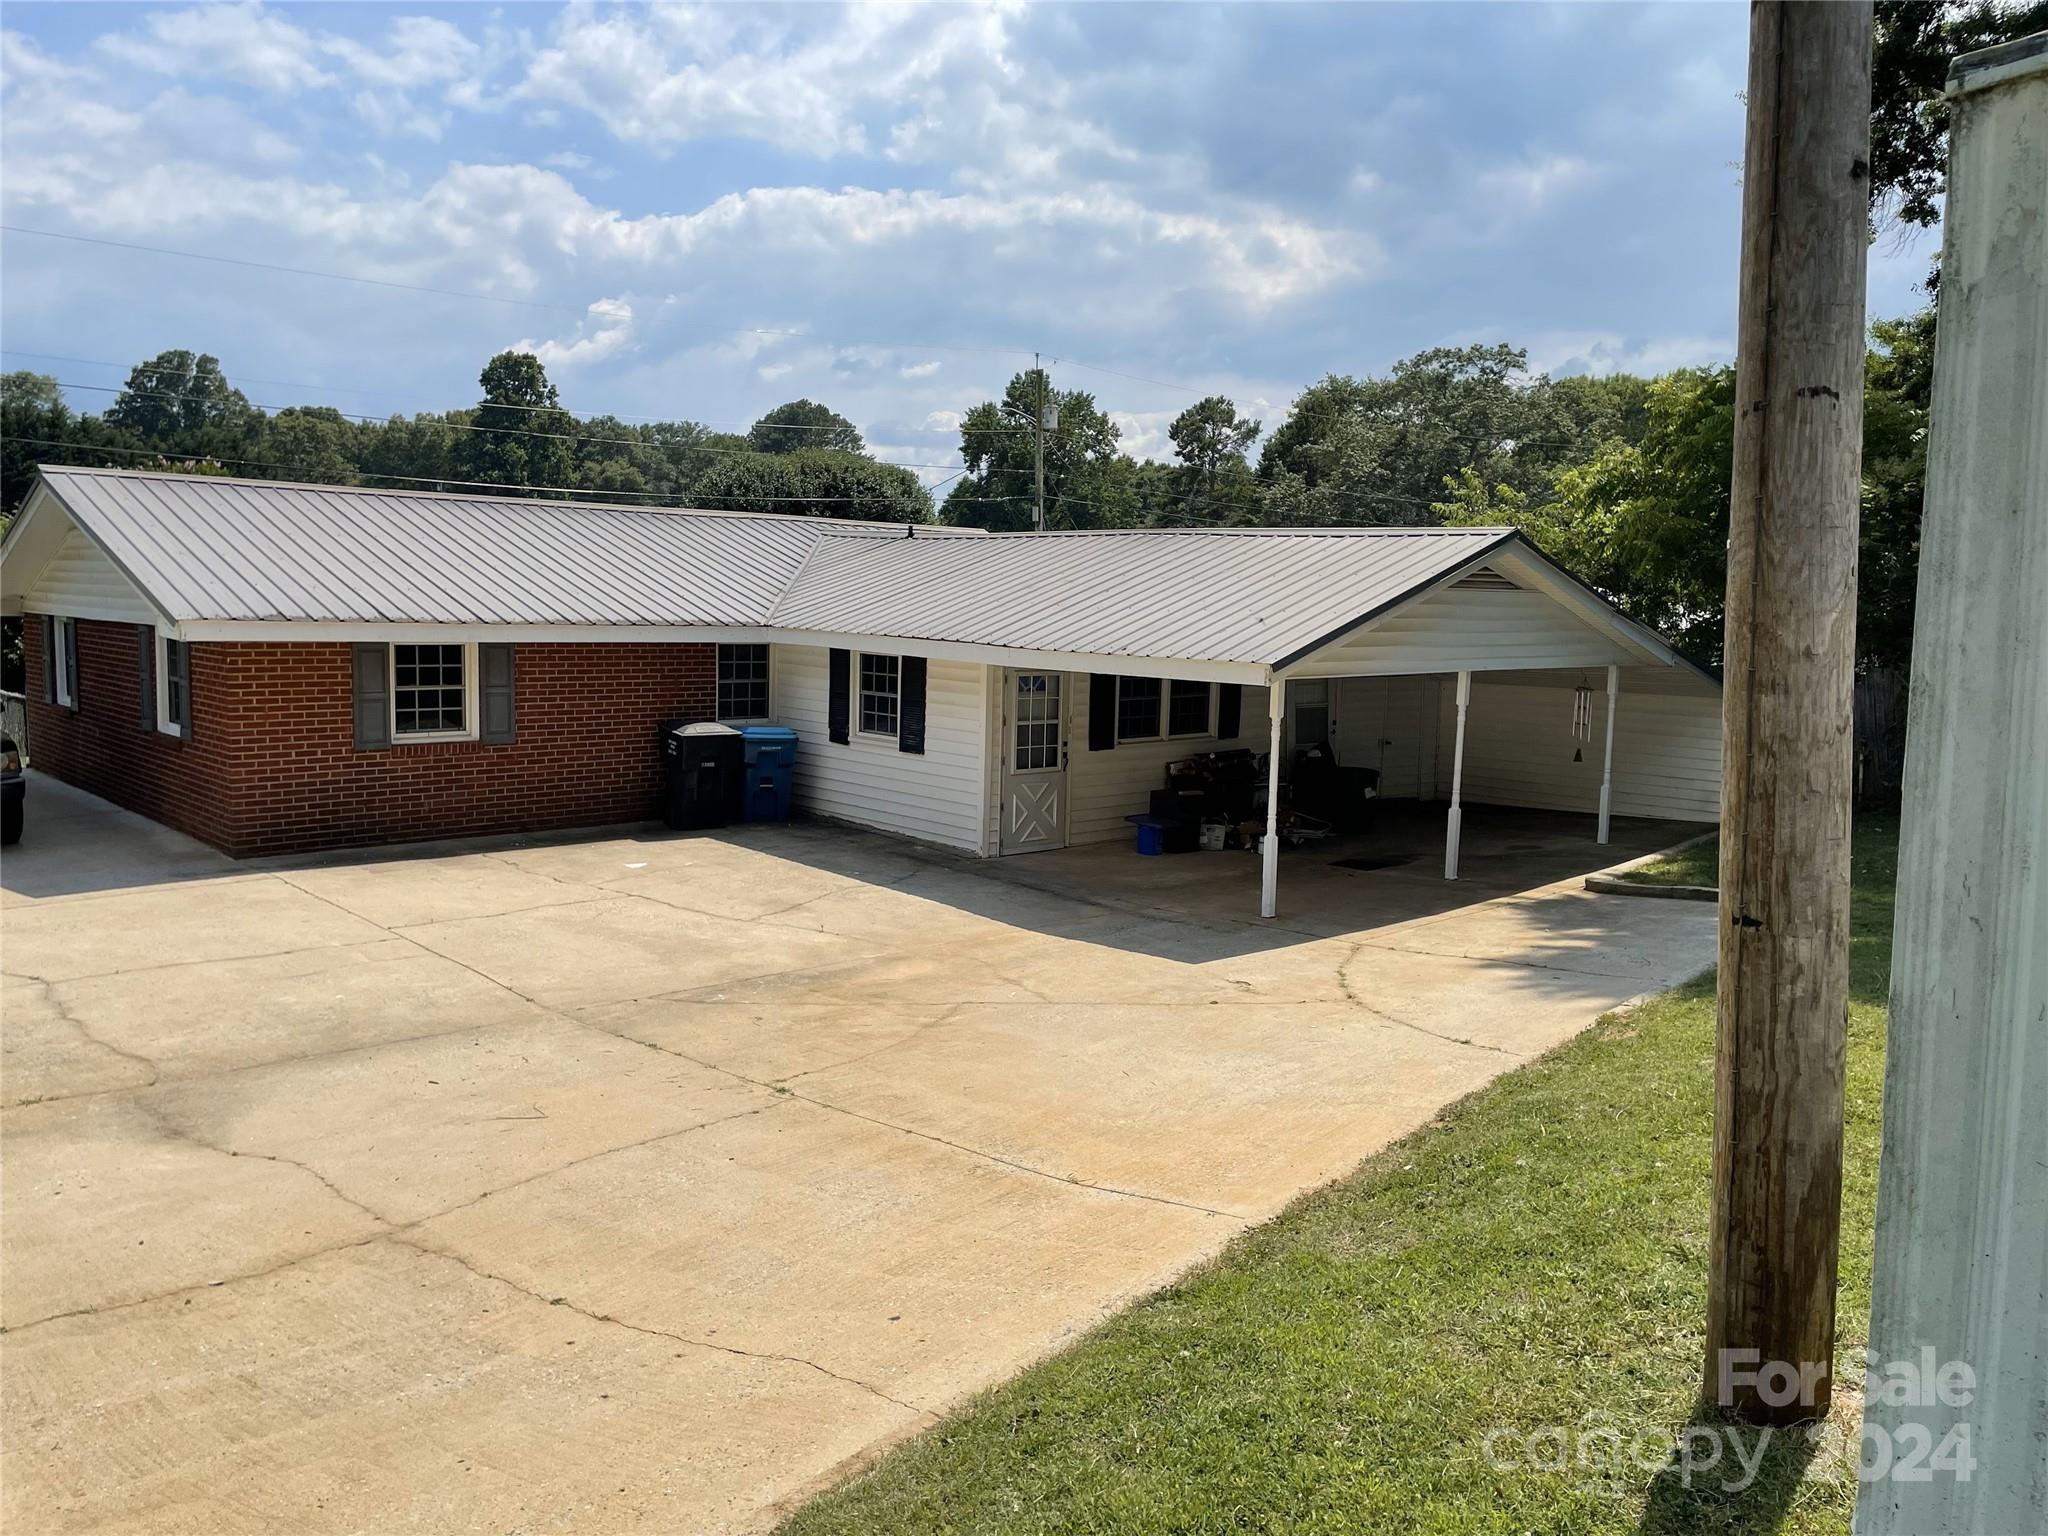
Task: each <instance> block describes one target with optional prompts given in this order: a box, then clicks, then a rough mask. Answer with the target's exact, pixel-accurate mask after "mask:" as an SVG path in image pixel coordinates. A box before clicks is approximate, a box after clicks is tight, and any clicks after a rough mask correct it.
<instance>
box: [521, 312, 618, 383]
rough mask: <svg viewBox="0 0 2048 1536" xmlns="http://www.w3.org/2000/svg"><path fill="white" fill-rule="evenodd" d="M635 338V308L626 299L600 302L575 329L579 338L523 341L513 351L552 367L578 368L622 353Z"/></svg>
mask: <svg viewBox="0 0 2048 1536" xmlns="http://www.w3.org/2000/svg"><path fill="white" fill-rule="evenodd" d="M632 338H633V306H632V305H631V304H630V303H628V302H627V301H626V300H625V299H623V298H619V299H599V300H597V301H596V302H595V303H593V304H592V305H591V306H590V309H589V312H588V314H587V315H586V317H585V319H584V320H583V322H582V323H581V324H579V325H578V326H577V328H576V335H574V336H573V337H570V338H568V339H567V340H561V341H531V340H528V341H520V342H515V343H513V346H512V350H513V351H514V352H531V353H532V354H533V355H534V356H535V357H537V358H539V359H540V360H541V363H542V364H543V365H544V366H545V367H549V368H575V367H579V366H583V365H587V364H590V363H598V362H603V361H604V360H605V359H606V358H608V357H611V356H613V355H615V354H616V353H618V352H619V351H621V350H622V349H623V348H624V347H625V346H626V344H627V343H628V342H629V341H631V340H632Z"/></svg>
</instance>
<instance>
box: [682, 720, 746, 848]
mask: <svg viewBox="0 0 2048 1536" xmlns="http://www.w3.org/2000/svg"><path fill="white" fill-rule="evenodd" d="M745 739H746V738H744V737H743V736H741V735H740V733H739V732H738V731H736V730H734V729H733V728H732V727H731V726H729V725H714V724H712V723H711V722H709V721H700V722H698V723H697V724H695V725H684V724H683V723H682V722H681V721H678V720H665V721H663V722H662V727H661V819H662V820H663V821H665V822H667V823H668V824H669V825H670V826H671V827H675V828H676V829H678V830H687V829H689V828H692V827H722V826H724V825H725V824H726V823H727V822H728V821H730V820H732V819H733V818H734V816H736V815H737V814H738V812H739V807H740V793H741V789H742V768H743V759H742V757H741V748H742V746H743V745H744V743H745Z"/></svg>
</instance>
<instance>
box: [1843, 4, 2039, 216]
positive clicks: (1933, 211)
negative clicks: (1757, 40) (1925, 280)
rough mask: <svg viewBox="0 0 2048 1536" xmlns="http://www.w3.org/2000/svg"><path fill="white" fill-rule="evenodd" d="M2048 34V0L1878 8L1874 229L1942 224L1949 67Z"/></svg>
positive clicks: (1873, 73)
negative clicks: (1958, 59) (1982, 51)
mask: <svg viewBox="0 0 2048 1536" xmlns="http://www.w3.org/2000/svg"><path fill="white" fill-rule="evenodd" d="M2044 28H2048V0H2031V3H2028V4H2022V5H2015V4H2010V3H2007V0H1878V3H1877V15H1876V30H1875V34H1874V36H1873V38H1872V42H1871V53H1870V208H1871V215H1872V218H1873V220H1874V221H1881V220H1883V219H1885V218H1893V219H1897V220H1898V221H1899V222H1900V223H1903V224H1917V225H1920V226H1921V227H1923V228H1925V227H1928V226H1931V225H1934V224H1937V223H1939V222H1940V220H1941V194H1942V188H1943V186H1944V184H1945V182H1946V178H1947V172H1948V115H1949V114H1948V100H1947V98H1946V97H1945V96H1944V95H1943V94H1942V92H1943V88H1944V87H1945V85H1946V84H1947V81H1948V67H1949V62H1950V61H1951V60H1952V59H1954V58H1955V56H1956V55H1957V54H1959V53H1969V52H1971V51H1973V50H1974V49H1978V48H1989V47H1991V46H1992V45H1993V44H1996V43H2003V42H2010V41H2011V40H2012V39H2014V38H2016V37H2025V36H2027V35H2028V34H2029V33H2033V32H2039V31H2041V30H2043V29H2044Z"/></svg>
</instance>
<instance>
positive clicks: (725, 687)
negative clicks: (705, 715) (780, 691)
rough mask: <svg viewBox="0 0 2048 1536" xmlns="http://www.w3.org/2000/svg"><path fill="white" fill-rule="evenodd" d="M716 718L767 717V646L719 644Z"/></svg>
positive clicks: (756, 718) (760, 718) (751, 718)
mask: <svg viewBox="0 0 2048 1536" xmlns="http://www.w3.org/2000/svg"><path fill="white" fill-rule="evenodd" d="M718 718H719V719H721V720H766V719H767V718H768V647H767V646H765V645H721V646H720V647H719V648H718Z"/></svg>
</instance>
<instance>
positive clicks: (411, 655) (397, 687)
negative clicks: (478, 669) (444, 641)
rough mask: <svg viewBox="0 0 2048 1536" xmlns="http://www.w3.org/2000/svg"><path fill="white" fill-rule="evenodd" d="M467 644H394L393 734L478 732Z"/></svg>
mask: <svg viewBox="0 0 2048 1536" xmlns="http://www.w3.org/2000/svg"><path fill="white" fill-rule="evenodd" d="M471 649H472V648H471V647H470V646H467V645H393V646H392V647H391V734H392V736H393V737H394V738H402V737H410V738H411V739H412V740H414V741H418V740H420V739H422V738H424V737H441V738H444V739H453V738H457V737H464V736H471V735H474V734H475V717H474V713H473V711H472V709H471V704H472V701H473V699H474V697H475V694H474V691H473V689H472V688H471V686H470V678H471V675H472V674H473V672H474V670H475V669H474V667H473V666H472V664H471V659H470V651H471Z"/></svg>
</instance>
